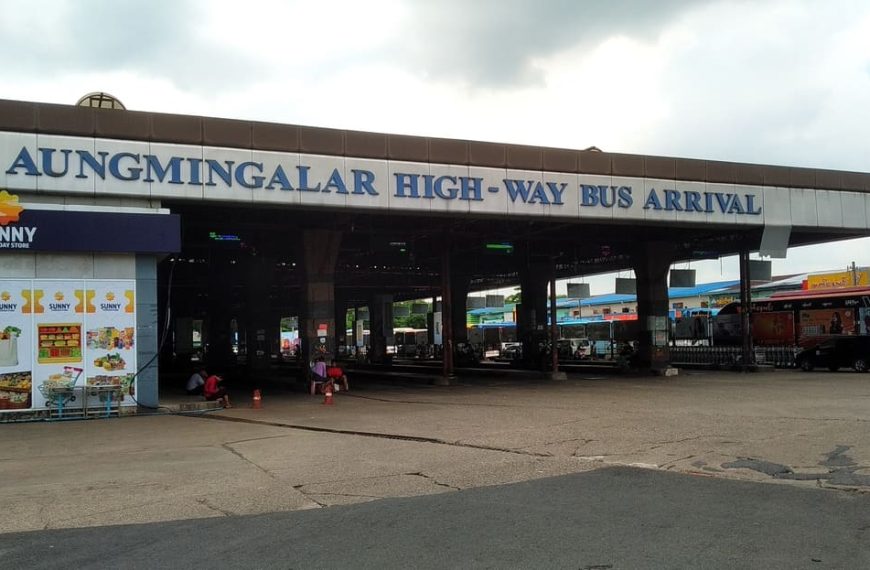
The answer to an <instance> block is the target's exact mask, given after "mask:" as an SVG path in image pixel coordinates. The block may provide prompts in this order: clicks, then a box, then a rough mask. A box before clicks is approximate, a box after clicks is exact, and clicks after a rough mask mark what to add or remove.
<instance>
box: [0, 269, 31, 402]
mask: <svg viewBox="0 0 870 570" xmlns="http://www.w3.org/2000/svg"><path fill="white" fill-rule="evenodd" d="M31 298H32V291H31V288H30V280H15V279H9V280H0V412H2V411H4V410H26V409H28V408H31V407H32V405H33V399H32V392H33V357H32V356H33V352H32V350H31V342H32V340H31V335H32V333H33V320H32V314H31V312H32V305H31Z"/></svg>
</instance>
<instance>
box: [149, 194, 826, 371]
mask: <svg viewBox="0 0 870 570" xmlns="http://www.w3.org/2000/svg"><path fill="white" fill-rule="evenodd" d="M164 206H166V207H169V208H170V209H171V210H172V211H173V212H174V213H179V214H181V218H182V251H181V252H180V253H179V254H173V255H171V256H167V257H166V258H165V259H163V261H162V262H161V263H160V264H159V280H158V283H159V299H160V303H161V307H169V312H164V313H163V314H162V315H161V317H162V319H161V320H162V321H164V322H162V325H161V326H166V323H165V319H166V318H167V316H169V318H170V320H171V323H170V326H169V327H168V329H169V330H171V332H172V339H173V342H167V343H165V344H164V346H163V349H162V352H161V368H162V369H163V370H165V371H169V370H178V371H187V370H189V369H190V368H191V367H195V366H197V363H199V362H205V363H206V364H207V365H208V366H209V367H210V368H215V369H221V370H230V369H232V370H235V375H236V377H238V378H243V377H246V376H248V375H252V376H256V375H258V374H261V373H262V372H263V371H264V370H265V369H267V368H270V367H274V366H276V365H279V366H289V367H290V368H293V367H297V366H299V363H301V362H306V361H310V360H311V359H313V358H316V356H317V354H324V355H326V357H327V358H329V357H336V358H339V359H353V360H356V361H357V362H358V363H360V364H362V363H367V364H374V365H390V364H393V363H394V362H397V361H400V360H401V359H402V358H401V357H402V356H409V355H410V354H409V353H408V352H407V351H404V352H403V351H398V352H397V350H396V345H397V343H398V344H400V345H401V344H402V343H404V342H405V340H404V339H403V338H399V340H398V341H397V338H396V337H397V335H396V334H394V330H393V324H394V323H393V319H394V315H393V304H394V303H397V302H401V301H418V303H417V304H416V305H415V311H420V312H424V313H425V314H424V315H422V316H421V318H422V317H425V321H422V320H418V322H421V323H422V322H425V323H426V326H425V328H426V333H425V334H424V335H423V336H422V337H418V338H416V339H415V340H414V341H413V342H414V343H417V344H421V345H424V346H425V349H419V350H415V351H414V352H413V355H414V356H413V357H414V360H415V361H416V362H417V363H421V360H423V361H426V363H428V364H430V365H437V364H440V365H441V368H442V371H443V373H444V374H445V375H447V376H449V375H452V374H453V371H454V367H457V366H463V365H468V364H471V363H477V362H478V360H480V356H482V354H483V351H484V349H485V348H486V347H484V346H475V344H479V343H473V342H472V340H473V339H470V338H469V329H468V327H467V325H466V310H467V308H468V305H467V300H468V297H469V295H473V294H474V293H476V292H480V291H486V290H492V289H496V288H504V287H511V286H516V285H519V286H520V289H521V294H520V299H521V302H520V303H519V304H518V305H517V307H516V330H515V336H513V335H512V336H511V338H510V339H499V340H502V341H504V340H513V341H516V342H517V343H519V344H520V345H521V347H522V348H521V349H520V350H517V351H516V352H515V353H513V354H512V355H511V356H512V358H511V364H512V365H513V366H515V367H522V368H528V369H540V370H544V371H548V372H552V371H554V370H558V367H559V362H558V361H559V354H558V351H552V350H550V348H549V347H550V346H551V341H550V339H551V337H552V336H553V334H554V333H555V335H556V338H559V335H560V333H559V331H555V330H553V329H554V328H555V327H553V326H552V325H553V319H552V317H553V315H554V314H555V313H553V314H552V315H551V314H550V312H551V308H552V306H553V305H552V303H550V299H551V296H552V295H553V291H551V288H550V284H551V283H552V279H553V277H555V278H556V279H565V278H572V277H578V276H585V275H594V274H600V273H605V272H613V271H617V270H631V271H633V272H634V275H635V276H636V291H637V293H638V313H640V314H656V313H662V312H664V313H665V314H666V313H667V311H668V308H669V305H668V298H667V276H668V271H669V269H670V268H671V266H672V264H674V263H675V262H677V261H686V260H699V259H716V258H718V257H720V256H725V255H732V254H735V253H738V254H739V253H742V254H743V255H744V257H745V256H747V255H748V252H749V251H750V250H757V249H758V246H759V243H760V240H761V238H762V232H763V230H762V229H761V228H755V229H753V228H742V227H735V228H734V229H733V230H731V231H723V230H721V229H713V228H705V227H703V226H697V227H688V228H686V227H680V228H676V227H664V226H662V227H633V226H630V225H627V224H618V223H607V224H604V223H601V224H595V223H590V222H583V223H577V222H576V221H552V220H544V221H533V220H529V221H522V222H519V221H516V220H507V219H500V218H491V219H474V218H461V217H460V218H457V217H450V216H446V215H444V216H437V215H427V216H420V215H413V214H399V215H397V214H395V213H391V214H390V215H389V216H387V215H383V214H381V215H378V214H372V213H366V212H359V213H352V214H351V213H343V212H341V213H339V212H322V211H317V210H313V209H311V210H305V209H298V208H295V209H292V210H291V209H284V208H278V207H272V208H268V209H265V208H255V207H245V206H212V205H208V206H203V205H200V204H193V205H192V204H189V203H188V204H186V203H183V202H179V203H171V202H164ZM841 237H842V236H840V235H837V234H833V233H826V234H825V233H817V232H805V233H798V232H792V233H791V235H790V238H789V245H790V246H796V245H803V244H810V243H818V242H823V241H829V240H835V239H838V238H841ZM746 274H747V275H748V273H746ZM442 302H443V303H444V305H442ZM442 306H446V307H449V308H450V309H449V310H446V311H444V313H443V320H442V321H441V322H437V321H436V320H435V319H434V318H433V313H434V312H440V310H441V308H442ZM433 307H434V308H435V310H433ZM357 320H359V321H361V322H362V325H361V326H360V327H357V326H356V325H355V323H356V321H357ZM306 327H307V329H308V330H307V331H306ZM436 328H440V329H442V330H443V346H452V347H453V350H452V354H447V355H446V358H445V353H444V352H443V351H442V350H441V346H432V345H433V344H434V342H433V341H434V337H435V336H436V333H435V329H436ZM288 331H289V332H290V333H291V335H290V336H291V338H293V337H296V338H298V341H297V342H298V343H299V344H296V343H295V342H294V343H293V344H292V345H291V346H290V347H288V346H287V344H286V341H285V342H284V344H283V346H282V341H281V339H282V334H281V333H282V332H285V333H286V332H288ZM294 331H295V334H293V333H294ZM360 331H363V337H362V338H359V332H360ZM439 332H440V331H439ZM182 335H183V337H184V338H181V337H182ZM296 335H298V337H297V336H296ZM285 336H286V334H285ZM632 336H633V337H634V338H635V339H636V340H635V342H634V343H633V344H634V346H635V347H636V348H637V354H636V355H635V358H634V360H633V364H634V365H636V366H638V367H642V368H646V369H649V368H650V367H652V368H655V367H656V366H662V365H664V364H665V363H666V362H667V358H668V357H667V347H666V346H658V347H654V346H653V345H652V342H643V338H642V336H641V335H638V334H637V332H636V330H635V332H634V333H633V335H632ZM408 342H412V341H408ZM439 344H440V343H439ZM502 344H504V343H502ZM562 356H563V358H564V356H565V355H564V354H563V355H562ZM451 357H452V358H451ZM563 366H564V364H563ZM304 371H305V367H300V372H301V373H304Z"/></svg>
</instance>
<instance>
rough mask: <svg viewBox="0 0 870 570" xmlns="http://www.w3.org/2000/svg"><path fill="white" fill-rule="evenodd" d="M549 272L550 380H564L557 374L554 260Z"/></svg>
mask: <svg viewBox="0 0 870 570" xmlns="http://www.w3.org/2000/svg"><path fill="white" fill-rule="evenodd" d="M551 265H552V268H551V270H550V319H549V320H550V357H551V366H552V369H551V372H550V379H551V380H566V379H567V376H566V375H565V373H564V372H559V351H558V346H557V345H558V341H559V325H558V322H557V317H558V307H557V304H556V260H555V259H554V260H553V263H552V264H551Z"/></svg>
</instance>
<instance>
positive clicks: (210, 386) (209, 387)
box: [202, 374, 232, 408]
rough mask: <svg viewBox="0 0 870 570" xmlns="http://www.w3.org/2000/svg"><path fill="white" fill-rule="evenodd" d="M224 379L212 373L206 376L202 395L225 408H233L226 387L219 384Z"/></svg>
mask: <svg viewBox="0 0 870 570" xmlns="http://www.w3.org/2000/svg"><path fill="white" fill-rule="evenodd" d="M223 380H224V379H223V378H221V377H220V376H218V375H217V374H212V375H211V376H209V377H208V378H206V379H205V384H204V385H203V387H202V395H203V396H205V399H206V400H208V401H210V402H218V403H220V404H221V405H223V407H225V408H232V406H231V405H230V397H229V396H228V395H227V391H226V389H225V388H224V387H223V386H220V385H219V384H220V383H221V382H223Z"/></svg>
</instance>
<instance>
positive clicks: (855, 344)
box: [795, 336, 870, 372]
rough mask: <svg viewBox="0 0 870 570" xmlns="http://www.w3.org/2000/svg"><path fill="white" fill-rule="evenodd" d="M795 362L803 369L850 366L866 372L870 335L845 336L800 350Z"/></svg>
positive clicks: (869, 362)
mask: <svg viewBox="0 0 870 570" xmlns="http://www.w3.org/2000/svg"><path fill="white" fill-rule="evenodd" d="M795 364H797V365H798V366H800V368H801V369H802V370H806V371H810V370H812V369H813V368H816V367H819V368H827V369H828V370H831V371H834V370H838V369H840V368H843V367H848V368H852V369H854V370H856V371H857V372H866V371H867V368H868V366H870V336H843V337H839V338H832V339H829V340H826V341H824V342H823V343H821V344H820V345H818V346H815V347H813V348H808V349H805V350H802V351H800V352H799V353H798V354H797V356H796V357H795Z"/></svg>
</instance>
